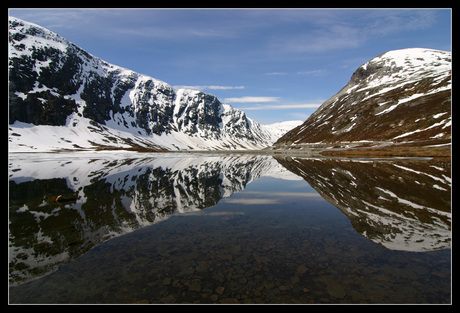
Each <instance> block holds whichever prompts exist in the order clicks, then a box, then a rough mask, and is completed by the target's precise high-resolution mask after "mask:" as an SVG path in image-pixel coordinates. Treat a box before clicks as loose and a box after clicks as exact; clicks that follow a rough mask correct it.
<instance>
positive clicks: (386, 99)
mask: <svg viewBox="0 0 460 313" xmlns="http://www.w3.org/2000/svg"><path fill="white" fill-rule="evenodd" d="M451 83H452V81H451V53H450V52H446V51H439V50H431V49H422V48H411V49H402V50H394V51H389V52H387V53H384V54H382V55H380V56H378V57H376V58H374V59H372V60H370V61H369V62H367V63H365V64H363V65H362V66H361V67H359V68H358V69H357V70H356V71H355V72H354V74H353V75H352V77H351V79H350V81H349V82H348V84H347V85H346V86H345V87H343V88H342V89H341V90H340V91H339V92H338V93H337V94H335V95H334V96H333V97H331V98H330V99H328V100H327V101H325V102H324V103H323V104H322V105H321V106H320V107H319V108H318V110H316V111H315V112H314V113H313V114H312V115H311V116H310V117H309V118H308V119H307V120H306V121H305V122H304V123H303V124H302V125H300V126H298V127H296V128H294V129H292V130H291V131H289V132H288V133H286V134H285V135H284V136H283V137H281V138H280V139H279V140H278V141H277V142H276V143H275V145H274V147H275V148H289V149H301V148H312V147H313V148H314V147H319V148H322V149H324V148H335V149H331V150H337V151H339V150H340V149H343V148H352V147H361V148H365V149H367V151H370V148H385V149H391V148H395V147H402V146H405V147H410V146H416V147H419V148H420V147H431V148H436V147H437V148H439V147H444V148H445V150H448V151H447V152H448V153H450V140H451ZM361 151H364V150H361ZM329 152H331V151H329ZM342 152H343V151H342Z"/></svg>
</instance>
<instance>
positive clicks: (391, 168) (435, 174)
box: [278, 158, 451, 251]
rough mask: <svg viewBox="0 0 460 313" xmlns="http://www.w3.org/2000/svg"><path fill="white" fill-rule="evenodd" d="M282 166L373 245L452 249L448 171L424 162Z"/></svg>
mask: <svg viewBox="0 0 460 313" xmlns="http://www.w3.org/2000/svg"><path fill="white" fill-rule="evenodd" d="M278 161H279V162H280V163H281V164H282V165H283V166H285V167H286V168H287V169H289V170H291V171H292V172H294V173H296V174H298V175H300V176H302V177H303V178H304V179H305V180H306V181H307V182H308V183H309V184H310V185H311V186H312V187H313V188H315V189H316V190H317V191H318V192H319V193H320V194H321V196H322V197H323V198H325V199H326V200H327V201H329V202H330V203H331V204H333V205H334V206H336V207H337V208H339V209H340V210H341V211H342V212H343V213H344V214H345V215H346V216H347V217H348V218H349V219H350V221H351V223H352V224H353V226H354V228H355V229H356V230H357V231H358V232H359V233H360V234H362V235H363V236H365V237H367V238H369V239H370V240H372V241H374V242H376V243H378V244H380V245H382V246H385V247H387V248H389V249H394V250H406V251H429V250H435V249H442V248H449V247H450V244H451V233H450V230H451V179H450V170H449V169H447V168H443V167H441V166H440V165H439V164H431V163H428V162H424V161H421V160H418V161H416V160H412V161H407V160H406V161H402V160H392V161H379V162H377V161H372V160H370V161H369V160H367V161H364V160H349V161H344V160H334V159H300V158H294V159H279V160H278Z"/></svg>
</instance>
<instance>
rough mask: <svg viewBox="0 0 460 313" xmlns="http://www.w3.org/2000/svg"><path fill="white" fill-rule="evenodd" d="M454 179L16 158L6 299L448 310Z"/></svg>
mask: <svg viewBox="0 0 460 313" xmlns="http://www.w3.org/2000/svg"><path fill="white" fill-rule="evenodd" d="M450 173H451V171H450V166H449V164H441V163H433V162H428V161H425V160H414V159H412V160H401V159H391V160H389V159H387V160H364V159H355V160H350V159H344V160H339V159H327V158H324V159H311V158H297V157H296V158H279V159H275V158H273V157H271V156H257V155H244V156H237V155H198V154H190V155H187V154H173V153H171V154H135V153H123V152H122V153H116V154H115V153H111V154H108V153H105V154H104V153H93V154H87V153H73V154H10V157H9V177H10V178H9V179H10V182H9V264H10V265H9V272H10V275H9V276H10V288H9V302H10V303H171V304H172V303H293V304H294V303H300V304H308V303H451V301H452V300H451V179H450V177H451V175H450ZM58 196H60V197H58ZM56 198H57V199H56Z"/></svg>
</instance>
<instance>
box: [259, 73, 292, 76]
mask: <svg viewBox="0 0 460 313" xmlns="http://www.w3.org/2000/svg"><path fill="white" fill-rule="evenodd" d="M288 74H289V73H287V72H270V73H265V75H267V76H282V75H288Z"/></svg>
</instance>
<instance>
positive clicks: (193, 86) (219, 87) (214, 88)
mask: <svg viewBox="0 0 460 313" xmlns="http://www.w3.org/2000/svg"><path fill="white" fill-rule="evenodd" d="M173 88H175V89H193V90H233V89H244V88H245V87H244V86H216V85H210V86H201V85H177V86H173Z"/></svg>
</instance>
